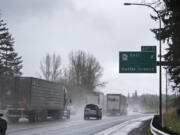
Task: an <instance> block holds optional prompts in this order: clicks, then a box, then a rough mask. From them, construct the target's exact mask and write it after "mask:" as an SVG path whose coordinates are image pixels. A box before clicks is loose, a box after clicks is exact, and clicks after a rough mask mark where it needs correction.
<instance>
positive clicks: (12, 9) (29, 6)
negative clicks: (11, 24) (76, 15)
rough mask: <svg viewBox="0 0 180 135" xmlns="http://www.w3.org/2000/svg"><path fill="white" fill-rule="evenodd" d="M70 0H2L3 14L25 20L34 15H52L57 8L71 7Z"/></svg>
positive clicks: (12, 19)
mask: <svg viewBox="0 0 180 135" xmlns="http://www.w3.org/2000/svg"><path fill="white" fill-rule="evenodd" d="M71 6H72V5H71V2H69V0H0V9H1V12H2V14H3V15H2V16H5V17H6V18H8V20H9V19H11V21H23V19H28V18H31V17H33V16H42V15H46V16H49V15H51V14H52V13H53V12H54V11H56V9H57V8H62V9H63V8H67V7H68V8H71Z"/></svg>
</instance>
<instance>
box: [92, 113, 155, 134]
mask: <svg viewBox="0 0 180 135" xmlns="http://www.w3.org/2000/svg"><path fill="white" fill-rule="evenodd" d="M151 118H152V116H149V117H142V118H137V119H132V120H129V121H126V122H123V123H121V124H119V125H116V126H113V127H111V128H108V129H106V130H104V131H101V132H99V133H97V134H95V135H116V134H117V133H118V131H120V130H121V129H123V127H126V128H125V129H126V130H125V131H124V134H127V133H128V132H129V131H130V130H132V127H131V126H132V125H134V124H132V123H135V124H137V125H138V123H137V121H144V120H147V119H151ZM130 127H131V128H130ZM128 129H129V130H128Z"/></svg>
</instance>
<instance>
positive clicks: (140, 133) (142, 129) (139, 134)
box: [128, 119, 151, 135]
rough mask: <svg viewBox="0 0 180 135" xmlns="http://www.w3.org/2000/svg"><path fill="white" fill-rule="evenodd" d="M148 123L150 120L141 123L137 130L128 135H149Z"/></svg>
mask: <svg viewBox="0 0 180 135" xmlns="http://www.w3.org/2000/svg"><path fill="white" fill-rule="evenodd" d="M150 121H151V120H150V119H149V120H145V121H143V123H142V124H141V125H140V126H139V127H138V128H135V129H133V130H131V131H130V132H129V133H128V135H149V132H148V128H149V124H150Z"/></svg>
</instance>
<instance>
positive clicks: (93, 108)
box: [84, 104, 102, 120]
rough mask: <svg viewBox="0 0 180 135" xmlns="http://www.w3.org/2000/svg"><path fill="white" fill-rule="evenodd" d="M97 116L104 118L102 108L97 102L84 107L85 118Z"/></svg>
mask: <svg viewBox="0 0 180 135" xmlns="http://www.w3.org/2000/svg"><path fill="white" fill-rule="evenodd" d="M90 117H95V118H97V119H98V120H99V119H102V108H101V107H100V106H99V105H96V104H87V105H86V106H85V108H84V119H85V120H86V119H89V118H90Z"/></svg>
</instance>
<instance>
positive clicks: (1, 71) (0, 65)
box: [0, 19, 22, 77]
mask: <svg viewBox="0 0 180 135" xmlns="http://www.w3.org/2000/svg"><path fill="white" fill-rule="evenodd" d="M21 59H22V57H19V56H18V54H17V53H16V52H15V50H14V39H13V38H12V36H11V35H10V34H9V32H8V29H7V28H6V23H4V22H3V20H2V19H1V20H0V76H6V77H7V76H20V75H21V74H22V73H21V71H20V70H21V69H22V60H21Z"/></svg>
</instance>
